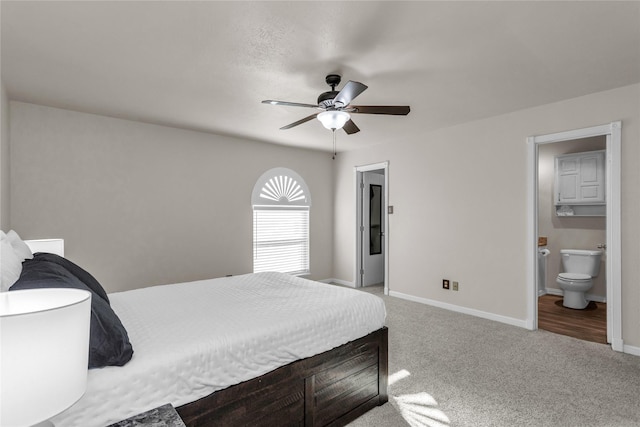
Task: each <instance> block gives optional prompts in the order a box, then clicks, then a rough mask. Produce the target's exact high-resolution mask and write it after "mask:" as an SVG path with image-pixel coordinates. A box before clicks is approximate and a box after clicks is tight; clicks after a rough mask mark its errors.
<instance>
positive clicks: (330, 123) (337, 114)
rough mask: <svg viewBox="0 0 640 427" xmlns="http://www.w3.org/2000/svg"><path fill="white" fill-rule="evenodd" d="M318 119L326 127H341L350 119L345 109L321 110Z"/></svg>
mask: <svg viewBox="0 0 640 427" xmlns="http://www.w3.org/2000/svg"><path fill="white" fill-rule="evenodd" d="M317 117H318V120H320V122H321V123H322V126H324V127H325V128H327V129H342V127H343V126H344V125H345V123H347V122H348V121H349V120H351V116H350V115H349V113H347V112H346V111H323V112H322V113H320V114H318V116H317Z"/></svg>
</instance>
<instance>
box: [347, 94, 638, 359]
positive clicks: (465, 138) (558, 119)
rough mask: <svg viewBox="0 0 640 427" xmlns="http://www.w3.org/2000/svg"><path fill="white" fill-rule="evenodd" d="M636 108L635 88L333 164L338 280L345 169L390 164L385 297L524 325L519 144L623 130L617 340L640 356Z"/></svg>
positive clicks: (417, 138)
mask: <svg viewBox="0 0 640 427" xmlns="http://www.w3.org/2000/svg"><path fill="white" fill-rule="evenodd" d="M639 100H640V85H637V84H636V85H632V86H627V87H623V88H619V89H615V90H611V91H606V92H600V93H596V94H592V95H588V96H584V97H580V98H575V99H570V100H566V101H563V102H558V103H555V104H549V105H545V106H541V107H537V108H531V109H526V110H521V111H516V112H513V113H510V114H506V115H502V116H498V117H493V118H489V119H485V120H479V121H475V122H470V123H466V124H463V125H459V126H454V127H451V128H448V129H440V130H437V131H433V132H424V133H423V134H420V135H406V134H401V133H400V134H398V135H397V141H396V142H394V143H393V144H386V145H377V146H373V147H370V148H369V149H367V150H358V151H351V152H347V153H343V154H341V155H340V156H339V157H338V158H337V160H336V162H337V163H336V177H335V181H336V186H335V191H336V199H335V210H336V220H335V236H336V237H337V236H340V239H338V238H335V239H334V268H335V270H334V271H335V273H334V277H335V278H337V279H340V280H345V281H353V262H354V252H355V242H354V240H355V238H354V236H355V229H354V226H355V212H354V211H355V203H354V197H355V195H354V194H355V188H354V185H353V173H354V172H353V168H354V166H358V165H366V164H371V163H377V162H381V161H385V160H388V161H389V162H390V163H389V203H390V204H391V205H393V206H394V213H393V215H390V219H389V229H388V239H389V288H390V290H391V291H395V292H399V293H402V294H405V295H409V296H414V297H418V298H423V299H427V300H433V301H437V302H440V303H443V304H452V305H456V306H458V307H462V308H467V309H470V310H475V311H482V312H486V313H492V314H494V315H496V316H504V317H506V318H509V319H516V320H520V321H521V322H524V320H525V319H526V318H527V274H526V271H527V258H526V251H527V243H526V241H527V233H528V230H527V215H528V212H527V167H528V165H527V144H526V138H527V137H529V136H532V135H544V134H550V133H555V132H561V131H567V130H572V129H580V128H585V127H590V126H596V125H602V124H607V123H610V122H612V121H616V120H622V165H621V168H622V172H621V175H622V176H621V180H622V189H621V197H622V202H621V204H622V206H621V209H622V213H621V216H622V218H621V221H622V222H621V227H622V260H621V262H622V295H623V301H622V335H623V339H624V341H625V344H629V345H632V346H640V310H638V303H639V302H640V286H638V284H640V268H639V265H640V263H639V262H638V260H640V222H639V221H638V219H639V218H640V186H639V185H638V183H639V182H640V168H638V164H640V145H639V140H640V123H639V121H640V102H639ZM411 114H420V112H417V111H412V112H411ZM444 278H446V279H450V280H456V281H459V283H460V290H459V291H458V292H453V291H446V290H443V289H442V279H444ZM425 327H428V322H426V323H425Z"/></svg>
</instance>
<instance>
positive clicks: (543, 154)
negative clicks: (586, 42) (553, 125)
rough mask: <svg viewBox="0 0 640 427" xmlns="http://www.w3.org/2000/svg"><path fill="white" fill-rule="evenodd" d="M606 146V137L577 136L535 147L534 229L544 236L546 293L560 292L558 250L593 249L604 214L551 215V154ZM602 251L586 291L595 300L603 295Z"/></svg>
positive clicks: (602, 232)
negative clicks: (576, 137) (536, 160)
mask: <svg viewBox="0 0 640 427" xmlns="http://www.w3.org/2000/svg"><path fill="white" fill-rule="evenodd" d="M604 149H606V137H605V136H598V137H594V138H585V139H577V140H572V141H563V142H558V143H554V144H545V145H540V146H539V157H538V175H539V179H538V197H539V199H538V230H539V234H540V236H546V237H547V238H548V240H547V249H549V250H550V251H551V253H550V254H549V256H548V257H547V275H546V279H547V283H546V287H547V289H548V291H549V292H550V293H554V294H555V293H557V294H561V293H562V290H561V289H560V287H559V286H558V284H557V283H556V277H557V276H558V274H559V273H560V272H561V269H562V264H561V259H560V249H591V250H593V249H597V246H598V245H599V244H602V243H605V242H606V240H607V239H606V217H559V216H557V215H556V214H555V205H554V203H553V201H554V198H553V197H554V195H553V192H554V190H553V181H554V157H555V156H558V155H561V154H569V153H580V152H584V151H595V150H604ZM605 279H606V254H605V255H604V256H603V257H602V264H601V266H600V274H599V275H598V277H596V278H595V279H594V281H593V282H594V285H593V288H591V290H590V291H589V292H588V293H587V294H588V295H590V296H593V297H594V299H595V300H596V301H604V300H605V298H606V295H607V293H606V280H605Z"/></svg>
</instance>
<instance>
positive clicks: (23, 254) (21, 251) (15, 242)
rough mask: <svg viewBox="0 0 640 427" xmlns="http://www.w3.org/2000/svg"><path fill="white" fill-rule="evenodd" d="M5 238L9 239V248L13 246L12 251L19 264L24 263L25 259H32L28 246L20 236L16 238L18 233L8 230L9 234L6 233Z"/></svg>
mask: <svg viewBox="0 0 640 427" xmlns="http://www.w3.org/2000/svg"><path fill="white" fill-rule="evenodd" d="M7 238H8V239H9V242H10V243H11V246H13V251H14V252H15V253H16V256H17V257H18V259H19V260H20V262H22V261H24V260H25V259H31V258H33V254H32V253H31V249H29V246H28V245H27V244H26V243H25V242H24V241H23V240H22V239H21V238H20V236H18V233H16V232H15V231H14V230H9V232H8V233H7Z"/></svg>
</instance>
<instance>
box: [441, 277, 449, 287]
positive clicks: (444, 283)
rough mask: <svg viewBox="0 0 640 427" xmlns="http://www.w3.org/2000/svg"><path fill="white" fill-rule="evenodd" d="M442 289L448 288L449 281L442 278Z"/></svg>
mask: <svg viewBox="0 0 640 427" xmlns="http://www.w3.org/2000/svg"><path fill="white" fill-rule="evenodd" d="M442 289H449V281H448V280H447V279H442Z"/></svg>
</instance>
